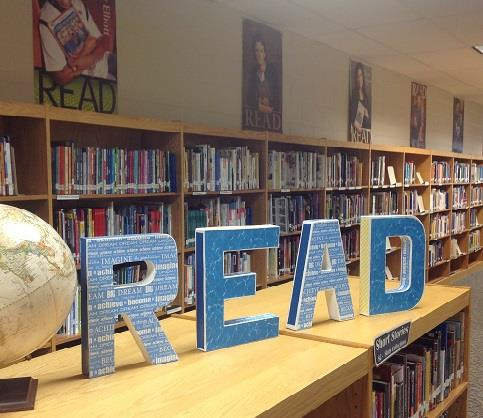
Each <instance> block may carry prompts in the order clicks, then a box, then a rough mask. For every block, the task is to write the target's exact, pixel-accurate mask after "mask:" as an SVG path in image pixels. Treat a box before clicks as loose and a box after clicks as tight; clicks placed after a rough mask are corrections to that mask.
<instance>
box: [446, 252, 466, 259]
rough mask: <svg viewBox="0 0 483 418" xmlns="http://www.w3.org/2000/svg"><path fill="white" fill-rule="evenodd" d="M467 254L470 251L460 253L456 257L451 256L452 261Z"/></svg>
mask: <svg viewBox="0 0 483 418" xmlns="http://www.w3.org/2000/svg"><path fill="white" fill-rule="evenodd" d="M467 255H468V253H461V254H460V255H457V256H456V257H451V258H450V261H455V260H459V259H460V258H461V257H466V256H467Z"/></svg>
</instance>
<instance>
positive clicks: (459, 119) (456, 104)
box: [453, 97, 465, 152]
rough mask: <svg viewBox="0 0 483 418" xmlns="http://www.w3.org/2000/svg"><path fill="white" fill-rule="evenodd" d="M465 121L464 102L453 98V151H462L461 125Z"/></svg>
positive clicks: (462, 125)
mask: <svg viewBox="0 0 483 418" xmlns="http://www.w3.org/2000/svg"><path fill="white" fill-rule="evenodd" d="M464 123H465V102H464V100H461V99H458V98H456V97H455V98H454V100H453V152H463V127H464Z"/></svg>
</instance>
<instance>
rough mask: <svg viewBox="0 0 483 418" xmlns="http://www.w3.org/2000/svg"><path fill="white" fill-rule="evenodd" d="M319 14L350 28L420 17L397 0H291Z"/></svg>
mask: <svg viewBox="0 0 483 418" xmlns="http://www.w3.org/2000/svg"><path fill="white" fill-rule="evenodd" d="M289 1H290V2H292V3H294V4H297V5H299V6H301V7H303V8H305V9H307V10H310V11H312V12H313V13H316V14H318V15H319V16H324V17H326V18H328V19H331V20H333V21H334V22H337V23H339V24H342V25H343V26H345V27H346V28H348V29H356V28H362V27H366V26H371V25H374V24H381V23H391V22H400V21H403V20H411V19H416V18H417V17H419V14H416V13H414V11H413V10H411V9H410V8H408V7H406V6H405V5H404V4H401V3H400V2H398V1H397V0H365V1H364V2H361V1H357V0H356V1H355V0H337V1H321V0H289Z"/></svg>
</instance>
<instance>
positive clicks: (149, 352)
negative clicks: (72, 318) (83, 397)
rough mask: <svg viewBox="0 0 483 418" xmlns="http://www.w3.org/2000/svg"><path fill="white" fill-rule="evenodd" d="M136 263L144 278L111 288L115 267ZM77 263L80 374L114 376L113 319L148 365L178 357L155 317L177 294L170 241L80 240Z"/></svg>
mask: <svg viewBox="0 0 483 418" xmlns="http://www.w3.org/2000/svg"><path fill="white" fill-rule="evenodd" d="M136 261H145V263H146V265H147V269H146V275H145V278H144V279H143V280H142V281H141V282H138V283H132V284H127V285H117V286H116V285H114V283H113V277H114V272H113V267H114V265H116V264H122V263H132V262H136ZM81 264H82V268H81V285H82V292H81V298H82V299H81V309H82V325H81V326H82V373H83V374H84V375H86V376H88V377H89V378H92V377H99V376H103V375H106V374H110V373H114V327H115V322H116V318H117V316H118V315H122V318H123V319H124V321H125V322H126V324H127V326H128V328H129V330H130V331H131V334H132V335H133V337H134V340H135V341H136V343H137V345H138V346H139V349H140V350H141V352H142V353H143V356H144V358H145V360H146V361H147V362H148V363H151V364H161V363H168V362H172V361H176V360H177V359H178V357H177V355H176V353H175V351H174V350H173V348H172V346H171V344H170V343H169V341H168V339H167V337H166V335H165V334H164V332H163V330H162V329H161V326H160V324H159V321H158V318H157V317H156V315H155V311H156V310H158V309H160V308H162V307H164V306H168V305H169V304H171V302H173V300H174V299H175V297H176V295H177V293H178V253H177V249H176V242H175V241H174V239H173V238H172V237H171V236H169V235H164V234H144V235H125V236H115V237H100V238H81Z"/></svg>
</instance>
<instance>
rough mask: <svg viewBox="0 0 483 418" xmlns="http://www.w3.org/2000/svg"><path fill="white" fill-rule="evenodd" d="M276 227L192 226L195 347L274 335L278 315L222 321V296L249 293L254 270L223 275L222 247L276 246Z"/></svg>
mask: <svg viewBox="0 0 483 418" xmlns="http://www.w3.org/2000/svg"><path fill="white" fill-rule="evenodd" d="M279 232H280V228H279V227H278V226H273V225H260V226H240V227H237V226H234V227H218V228H198V229H196V303H197V310H196V332H197V347H198V348H199V349H200V350H204V351H212V350H216V349H219V348H225V347H231V346H234V345H239V344H245V343H248V342H252V341H258V340H263V339H266V338H271V337H276V336H277V335H278V323H279V318H278V317H277V316H275V315H273V314H264V315H257V316H251V317H246V318H237V319H232V320H228V321H225V319H224V312H225V306H224V302H225V300H226V299H232V298H238V297H241V296H251V295H254V294H255V291H256V280H255V273H242V274H233V275H229V276H225V275H224V271H223V253H224V252H225V251H241V250H254V249H262V248H274V247H278V239H279Z"/></svg>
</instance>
